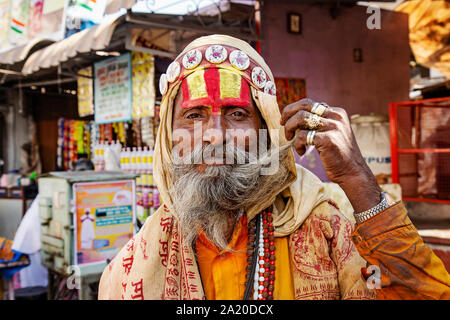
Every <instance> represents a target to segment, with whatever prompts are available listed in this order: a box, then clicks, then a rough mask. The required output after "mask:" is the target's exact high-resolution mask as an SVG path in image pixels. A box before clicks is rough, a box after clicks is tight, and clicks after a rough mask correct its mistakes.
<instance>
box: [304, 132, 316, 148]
mask: <svg viewBox="0 0 450 320" xmlns="http://www.w3.org/2000/svg"><path fill="white" fill-rule="evenodd" d="M315 135H316V131H315V130H310V131H308V134H307V135H306V145H307V146H313V145H314V136H315Z"/></svg>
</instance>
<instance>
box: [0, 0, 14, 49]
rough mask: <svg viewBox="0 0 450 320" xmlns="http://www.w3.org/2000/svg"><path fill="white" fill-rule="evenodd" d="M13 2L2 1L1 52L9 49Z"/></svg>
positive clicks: (0, 10)
mask: <svg viewBox="0 0 450 320" xmlns="http://www.w3.org/2000/svg"><path fill="white" fill-rule="evenodd" d="M10 11H11V0H0V50H2V49H4V48H7V47H8V30H9V13H10Z"/></svg>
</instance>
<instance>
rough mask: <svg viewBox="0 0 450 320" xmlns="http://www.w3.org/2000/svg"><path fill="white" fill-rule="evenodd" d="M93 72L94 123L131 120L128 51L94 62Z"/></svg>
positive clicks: (129, 60) (129, 56)
mask: <svg viewBox="0 0 450 320" xmlns="http://www.w3.org/2000/svg"><path fill="white" fill-rule="evenodd" d="M94 74H95V81H94V101H95V103H94V104H95V123H97V124H104V123H111V122H120V121H129V120H131V118H132V108H131V106H132V91H131V88H132V84H131V55H130V53H125V54H122V55H120V56H118V57H113V58H109V59H106V60H102V61H100V62H96V63H95V64H94Z"/></svg>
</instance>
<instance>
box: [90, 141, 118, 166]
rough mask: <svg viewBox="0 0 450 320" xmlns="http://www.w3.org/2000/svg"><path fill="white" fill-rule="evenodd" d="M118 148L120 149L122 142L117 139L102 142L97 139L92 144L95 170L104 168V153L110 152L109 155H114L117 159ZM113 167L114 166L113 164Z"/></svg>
mask: <svg viewBox="0 0 450 320" xmlns="http://www.w3.org/2000/svg"><path fill="white" fill-rule="evenodd" d="M120 150H122V144H121V143H120V142H119V141H112V142H111V143H109V142H107V141H106V142H103V141H99V142H97V143H95V144H94V157H93V160H94V161H93V163H94V167H95V170H96V171H105V170H107V168H106V160H105V159H106V154H107V152H110V154H111V155H115V158H117V160H118V159H119V155H120ZM113 167H114V166H113Z"/></svg>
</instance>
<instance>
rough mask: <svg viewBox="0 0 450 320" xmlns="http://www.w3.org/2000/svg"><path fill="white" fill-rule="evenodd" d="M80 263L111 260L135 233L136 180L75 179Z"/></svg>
mask: <svg viewBox="0 0 450 320" xmlns="http://www.w3.org/2000/svg"><path fill="white" fill-rule="evenodd" d="M73 192H74V200H75V214H74V224H73V225H74V226H75V232H74V237H75V239H74V244H75V245H74V250H75V257H76V261H75V263H76V264H77V265H81V264H83V265H86V264H95V263H103V262H105V261H106V260H107V259H110V260H112V259H113V258H114V257H115V255H116V254H117V253H118V252H119V251H120V250H121V249H122V247H123V246H124V245H125V244H126V243H127V242H128V241H129V240H130V239H131V238H132V237H133V235H134V227H133V225H134V223H135V215H134V212H135V201H134V198H135V197H134V192H135V189H134V180H121V181H107V182H88V183H75V184H74V186H73Z"/></svg>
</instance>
